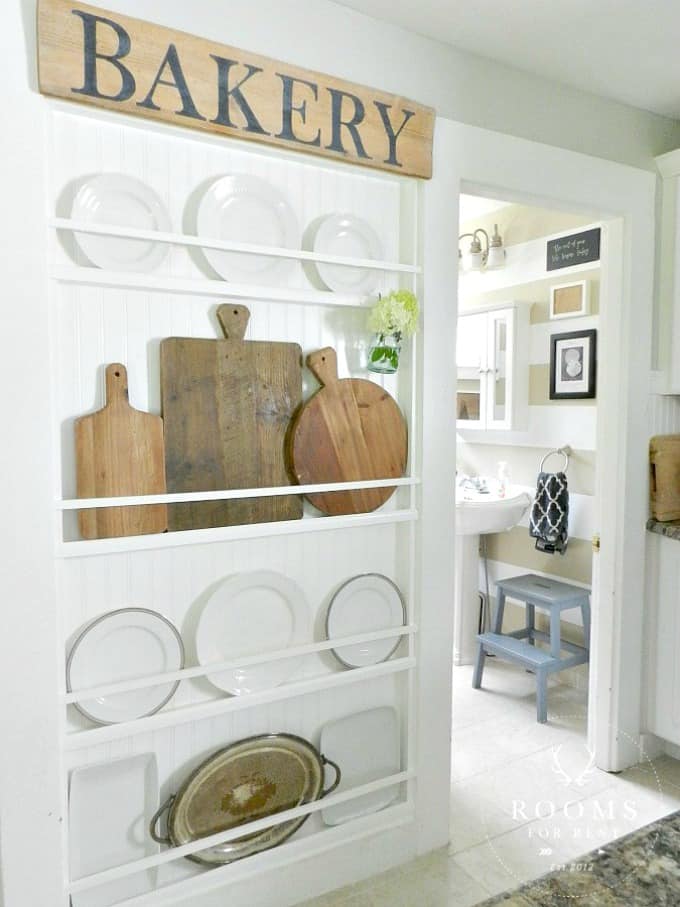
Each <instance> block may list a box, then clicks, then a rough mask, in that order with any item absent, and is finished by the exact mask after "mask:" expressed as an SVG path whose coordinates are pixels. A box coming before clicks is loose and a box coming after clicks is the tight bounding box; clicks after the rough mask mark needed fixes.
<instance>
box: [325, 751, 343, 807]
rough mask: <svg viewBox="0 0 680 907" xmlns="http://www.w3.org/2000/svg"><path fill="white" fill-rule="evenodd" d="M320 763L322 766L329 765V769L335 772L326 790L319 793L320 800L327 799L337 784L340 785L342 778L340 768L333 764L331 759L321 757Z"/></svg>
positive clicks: (335, 763)
mask: <svg viewBox="0 0 680 907" xmlns="http://www.w3.org/2000/svg"><path fill="white" fill-rule="evenodd" d="M321 763H322V765H330V767H331V768H332V769H333V770H334V771H335V780H334V781H333V783H332V784H331V786H330V787H329V788H328V789H327V790H322V791H321V796H320V797H319V799H320V800H321V799H323V798H324V797H327V796H328V795H329V794H332V793H333V791H334V790H335V789H336V787H337V786H338V784H340V780H341V778H342V772H341V771H340V766H339V765H338V763H337V762H333V760H332V759H327V758H326V757H325V756H324V755H322V756H321Z"/></svg>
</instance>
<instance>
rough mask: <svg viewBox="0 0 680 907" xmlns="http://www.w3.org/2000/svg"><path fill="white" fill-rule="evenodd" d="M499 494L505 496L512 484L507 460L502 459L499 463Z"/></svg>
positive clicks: (501, 496)
mask: <svg viewBox="0 0 680 907" xmlns="http://www.w3.org/2000/svg"><path fill="white" fill-rule="evenodd" d="M497 476H498V496H499V497H500V498H504V497H505V496H506V495H507V493H508V486H509V485H510V469H509V467H508V464H507V462H506V461H505V460H501V461H500V463H499V464H498V472H497Z"/></svg>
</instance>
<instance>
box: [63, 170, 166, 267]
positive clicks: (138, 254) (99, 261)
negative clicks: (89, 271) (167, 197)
mask: <svg viewBox="0 0 680 907" xmlns="http://www.w3.org/2000/svg"><path fill="white" fill-rule="evenodd" d="M71 217H72V218H73V219H74V220H81V221H85V222H87V223H90V224H105V225H107V226H114V227H132V228H134V229H136V230H159V231H160V232H162V233H168V232H170V230H171V229H172V226H171V222H170V215H169V214H168V212H167V210H166V208H165V205H164V204H163V202H162V201H161V200H160V198H159V197H158V196H157V195H156V193H155V192H154V191H153V189H151V188H150V187H149V186H147V185H146V184H145V183H143V182H141V180H138V179H134V177H132V176H125V175H124V174H123V173H101V174H99V176H93V177H92V178H91V179H88V180H87V181H86V182H85V183H83V185H82V186H81V187H80V189H79V190H78V194H77V195H76V197H75V199H74V201H73V207H72V209H71ZM75 238H76V242H77V243H78V245H79V246H80V248H81V249H82V250H83V252H84V253H85V255H86V256H87V258H89V260H90V261H91V262H92V264H94V265H97V266H98V267H100V268H108V269H111V270H113V271H151V270H153V268H157V267H158V265H159V264H160V263H161V262H162V261H163V259H164V258H165V256H166V255H167V254H168V243H159V242H151V241H149V240H145V239H121V238H120V237H118V236H102V235H97V234H95V233H77V232H76V233H75Z"/></svg>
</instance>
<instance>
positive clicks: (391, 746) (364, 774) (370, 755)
mask: <svg viewBox="0 0 680 907" xmlns="http://www.w3.org/2000/svg"><path fill="white" fill-rule="evenodd" d="M400 749H401V747H400V739H399V718H398V716H397V713H396V711H395V709H393V708H389V707H387V706H385V707H383V708H379V709H369V710H368V711H366V712H357V713H356V714H355V715H348V716H347V717H346V718H340V719H339V720H338V721H331V722H329V724H326V725H324V726H323V728H322V730H321V741H320V744H319V751H320V752H322V753H323V754H324V756H325V757H326V758H327V759H332V760H333V762H337V763H338V765H339V766H340V769H341V771H342V778H341V780H340V784H339V786H338V789H337V793H340V792H341V791H346V790H349V789H350V788H352V787H360V786H361V785H362V784H368V783H369V782H371V781H377V780H378V779H379V778H387V777H388V776H389V775H395V774H397V772H400V771H401V755H400ZM398 793H399V787H398V786H396V785H395V787H387V788H385V789H384V790H378V791H374V793H372V794H366V795H365V796H363V797H357V798H356V799H354V800H347V801H346V802H345V803H339V804H338V805H337V806H329V807H328V808H327V809H323V810H321V818H322V819H323V821H324V822H325V824H326V825H340V824H341V823H342V822H349V821H350V820H351V819H358V818H359V816H365V815H368V813H374V812H377V811H378V810H379V809H384V808H385V807H386V806H389V804H390V803H392V802H393V801H394V800H396V798H397V796H398Z"/></svg>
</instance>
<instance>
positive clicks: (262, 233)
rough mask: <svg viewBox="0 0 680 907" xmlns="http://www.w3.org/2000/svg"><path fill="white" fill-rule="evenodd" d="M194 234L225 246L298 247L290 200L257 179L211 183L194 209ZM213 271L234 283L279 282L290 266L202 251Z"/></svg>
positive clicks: (243, 255) (278, 261)
mask: <svg viewBox="0 0 680 907" xmlns="http://www.w3.org/2000/svg"><path fill="white" fill-rule="evenodd" d="M196 227H197V233H198V235H199V236H205V237H207V238H209V239H217V240H223V241H225V242H239V243H253V244H256V245H261V246H276V247H279V248H286V249H299V248H300V227H299V225H298V222H297V218H296V217H295V214H294V212H293V209H292V208H291V206H290V205H289V204H288V201H287V200H286V199H285V197H284V196H283V195H282V193H281V192H279V190H278V189H276V188H275V187H274V186H272V185H271V184H270V183H268V182H266V181H265V180H262V179H260V178H259V177H257V176H249V175H247V174H234V175H233V176H224V177H222V178H221V179H218V180H217V181H216V182H214V183H212V185H210V186H209V187H208V189H207V190H206V192H205V195H204V196H203V198H202V199H201V201H200V203H199V206H198V215H197V218H196ZM203 253H204V254H205V257H206V258H207V259H208V261H209V262H210V264H211V265H212V267H213V268H214V269H215V270H216V271H217V273H218V274H219V275H220V276H221V277H224V279H225V280H230V281H232V282H235V283H257V284H265V285H267V286H269V285H272V284H276V283H279V282H280V281H281V280H282V278H284V277H285V276H286V274H288V273H289V272H290V270H291V268H292V267H293V265H294V263H295V262H294V260H293V259H290V258H272V257H271V256H269V255H252V254H247V253H245V252H223V251H220V250H219V249H205V248H204V249H203Z"/></svg>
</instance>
